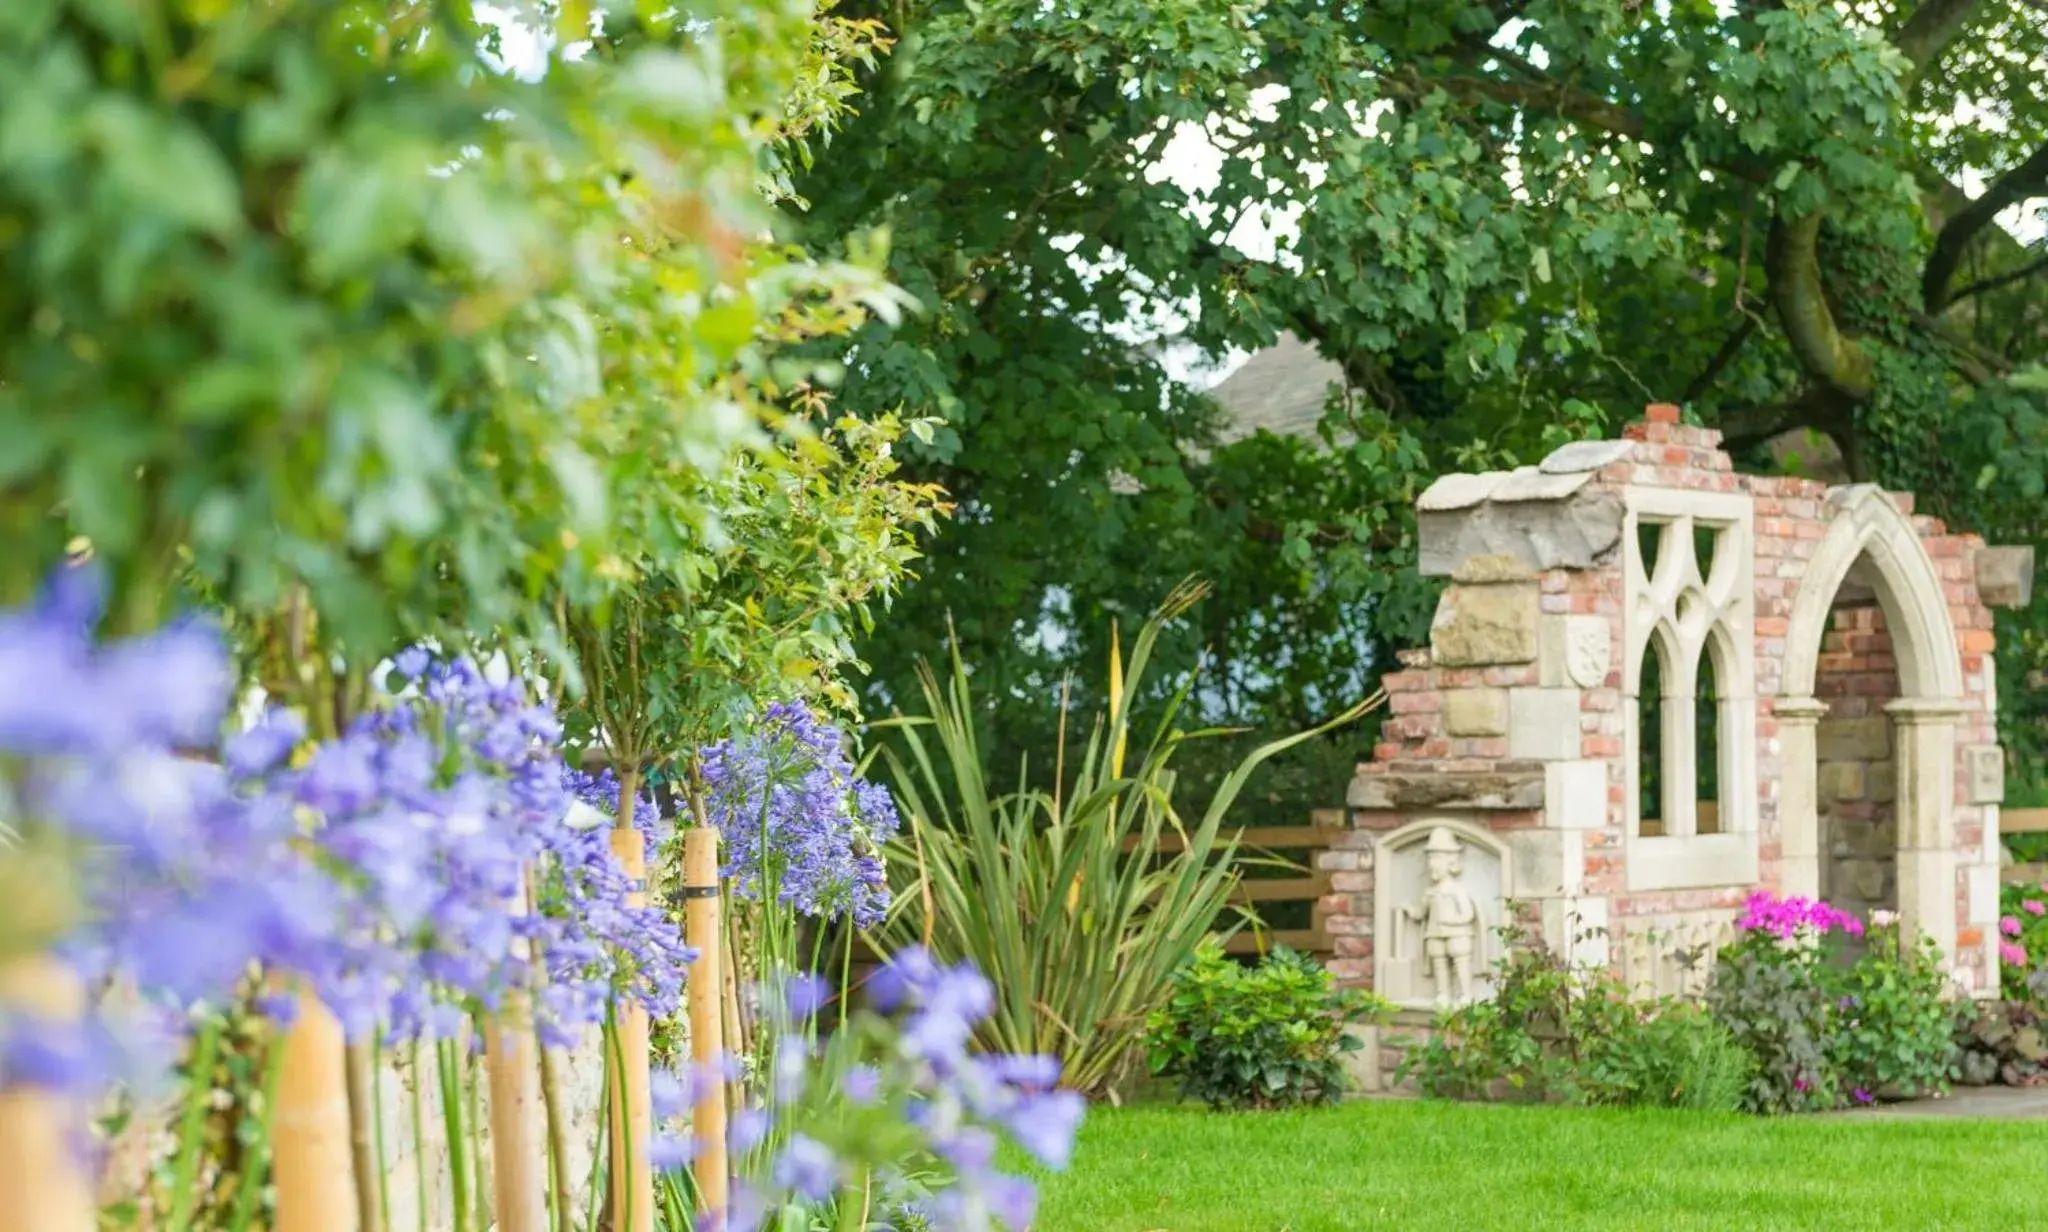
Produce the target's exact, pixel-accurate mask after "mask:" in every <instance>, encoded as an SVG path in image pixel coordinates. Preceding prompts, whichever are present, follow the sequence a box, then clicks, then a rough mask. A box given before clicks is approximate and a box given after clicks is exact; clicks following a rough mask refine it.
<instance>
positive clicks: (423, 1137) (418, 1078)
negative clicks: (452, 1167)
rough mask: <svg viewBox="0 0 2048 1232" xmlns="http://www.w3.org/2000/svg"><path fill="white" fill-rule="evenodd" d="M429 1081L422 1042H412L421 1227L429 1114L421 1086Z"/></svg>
mask: <svg viewBox="0 0 2048 1232" xmlns="http://www.w3.org/2000/svg"><path fill="white" fill-rule="evenodd" d="M426 1081H427V1067H426V1065H425V1064H424V1063H423V1061H422V1059H421V1056H420V1042H419V1040H417V1039H415V1040H413V1042H412V1157H413V1174H414V1176H415V1177H416V1178H417V1179H416V1183H415V1184H414V1185H413V1187H412V1195H413V1200H414V1202H415V1204H416V1205H417V1206H418V1208H419V1224H418V1226H419V1227H420V1228H421V1229H425V1228H426V1227H428V1226H429V1225H428V1223H427V1114H426V1108H425V1104H426V1099H425V1098H424V1096H423V1095H422V1093H421V1091H420V1088H421V1086H422V1085H424V1084H425V1082H426Z"/></svg>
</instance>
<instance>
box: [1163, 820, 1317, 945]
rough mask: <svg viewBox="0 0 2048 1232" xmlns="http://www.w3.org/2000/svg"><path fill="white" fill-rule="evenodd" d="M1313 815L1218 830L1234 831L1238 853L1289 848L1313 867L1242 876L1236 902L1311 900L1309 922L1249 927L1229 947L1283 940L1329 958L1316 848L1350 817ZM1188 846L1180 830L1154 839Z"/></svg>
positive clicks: (1167, 847) (1170, 846) (1169, 847)
mask: <svg viewBox="0 0 2048 1232" xmlns="http://www.w3.org/2000/svg"><path fill="white" fill-rule="evenodd" d="M1310 817H1311V820H1312V821H1313V823H1314V824H1312V825H1306V826H1245V827H1243V828H1241V829H1237V830H1226V831H1225V832H1223V833H1222V834H1220V835H1219V836H1218V838H1219V839H1221V840H1226V841H1227V840H1228V839H1229V838H1231V837H1233V836H1234V837H1235V838H1236V839H1237V849H1238V851H1239V852H1240V853H1250V854H1255V855H1258V854H1268V853H1271V854H1282V853H1285V854H1286V855H1288V856H1289V857H1291V859H1292V862H1293V863H1296V864H1300V865H1303V866H1306V867H1307V868H1308V870H1309V872H1308V875H1306V876H1291V877H1283V876H1274V877H1248V878H1245V879H1243V880H1241V881H1239V882H1238V886H1237V890H1236V892H1235V893H1233V894H1232V895H1231V901H1232V902H1233V903H1236V904H1238V905H1240V906H1243V905H1247V904H1256V905H1259V906H1271V905H1285V904H1288V903H1307V904H1308V905H1309V927H1307V928H1262V929H1257V930H1252V929H1246V930H1243V931H1240V932H1238V933H1236V934H1234V935H1232V936H1231V938H1230V939H1229V940H1228V941H1225V942H1224V943H1223V949H1224V952H1225V953H1227V954H1263V953H1265V952H1266V951H1268V950H1271V949H1272V948H1274V947H1275V946H1281V945H1284V946H1286V947H1288V948H1289V949H1294V950H1300V951H1302V952H1303V953H1306V954H1311V955H1314V956H1315V957H1317V958H1328V957H1329V956H1330V953H1331V951H1332V950H1333V949H1335V946H1334V945H1332V943H1331V940H1330V934H1329V932H1328V931H1327V930H1326V929H1325V928H1324V927H1323V909H1322V899H1323V898H1324V897H1325V896H1326V895H1328V894H1329V893H1330V875H1329V874H1328V873H1325V872H1321V871H1320V870H1317V869H1315V857H1316V853H1317V852H1319V851H1322V850H1325V849H1326V848H1328V847H1329V846H1330V844H1331V840H1332V839H1334V838H1335V837H1336V836H1337V835H1339V834H1342V833H1343V832H1344V829H1343V827H1344V824H1345V820H1346V818H1345V814H1344V810H1342V809H1318V810H1316V811H1315V812H1314V813H1312V814H1310ZM1136 845H1137V839H1136V837H1135V836H1134V837H1132V838H1128V839H1125V840H1124V850H1125V851H1130V850H1132V849H1133V848H1134V847H1136ZM1186 847H1187V843H1186V840H1184V839H1183V838H1182V837H1181V836H1180V835H1178V834H1164V835H1161V836H1160V837H1159V840H1158V843H1157V845H1156V849H1157V850H1158V851H1159V853H1160V854H1162V855H1172V854H1175V853H1177V852H1180V851H1183V850H1185V849H1186ZM1280 871H1293V870H1280Z"/></svg>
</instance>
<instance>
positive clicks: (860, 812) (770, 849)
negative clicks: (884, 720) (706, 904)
mask: <svg viewBox="0 0 2048 1232" xmlns="http://www.w3.org/2000/svg"><path fill="white" fill-rule="evenodd" d="M703 771H704V784H705V790H706V811H707V814H708V817H709V820H710V822H711V824H712V825H714V826H716V827H717V828H718V830H719V831H720V833H721V834H722V835H723V836H724V839H725V868H724V869H723V870H722V871H723V874H724V876H725V877H726V878H727V879H729V881H730V882H731V884H732V887H733V889H734V891H735V892H736V893H738V894H740V895H741V896H743V897H751V898H759V897H762V896H763V895H764V894H766V895H772V896H773V897H774V898H775V899H776V900H777V901H778V902H779V903H781V904H782V905H784V906H786V907H788V908H790V909H792V910H795V911H797V912H800V913H802V914H804V915H810V916H818V917H822V918H826V919H832V918H837V917H838V916H840V915H845V914H851V915H852V917H853V919H854V922H855V923H856V924H858V925H860V926H861V927H863V928H865V927H869V926H871V925H874V924H876V923H878V922H880V920H881V918H882V916H883V915H884V914H885V913H886V912H887V910H888V906H889V887H888V881H887V878H886V877H885V875H884V870H883V864H882V847H883V845H884V844H885V843H887V842H888V841H889V839H890V838H891V837H893V836H894V835H895V833H896V831H897V829H898V827H899V825H900V824H901V823H900V819H899V818H898V816H897V813H896V806H895V802H894V801H893V800H891V799H890V797H889V793H888V792H887V791H885V790H883V789H881V788H879V787H877V786H875V785H874V784H872V783H869V782H866V781H865V780H863V779H861V778H860V777H859V776H858V775H857V774H856V773H855V771H854V765H853V763H852V761H851V760H850V759H849V758H848V756H847V752H846V746H845V740H844V739H843V738H842V737H841V735H840V734H839V731H838V729H837V728H835V727H833V726H832V725H831V724H829V723H827V722H825V721H823V720H822V719H820V718H819V717H818V716H816V715H814V714H813V713H812V712H811V711H810V710H809V709H808V708H807V707H805V706H803V705H801V704H799V703H778V704H777V705H774V706H770V707H769V708H768V710H767V712H766V713H765V714H764V715H763V717H762V720H761V722H760V724H759V725H758V727H757V728H756V730H754V731H752V732H749V733H747V734H745V735H743V736H739V737H735V738H733V739H731V740H725V741H721V742H720V743H718V744H715V745H713V746H711V747H710V748H709V749H706V750H705V753H704V759H703Z"/></svg>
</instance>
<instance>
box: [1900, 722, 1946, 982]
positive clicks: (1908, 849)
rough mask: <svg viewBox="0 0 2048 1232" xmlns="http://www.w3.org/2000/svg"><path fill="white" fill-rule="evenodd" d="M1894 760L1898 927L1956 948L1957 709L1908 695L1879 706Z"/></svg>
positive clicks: (1943, 947) (1944, 946) (1909, 933)
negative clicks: (1889, 723)
mask: <svg viewBox="0 0 2048 1232" xmlns="http://www.w3.org/2000/svg"><path fill="white" fill-rule="evenodd" d="M1885 712H1886V713H1887V714H1889V715H1891V716H1892V749H1893V756H1894V757H1895V758H1896V759H1897V762H1898V780H1899V784H1898V799H1897V801H1896V802H1895V803H1894V805H1893V808H1894V810H1895V815H1896V817H1897V824H1898V830H1899V923H1900V926H1901V928H1903V929H1904V930H1906V932H1905V935H1906V936H1911V935H1912V931H1911V930H1913V929H1915V928H1918V929H1921V930H1923V931H1925V932H1926V933H1927V935H1928V936H1930V937H1933V938H1934V941H1935V944H1936V945H1938V946H1940V947H1941V952H1942V953H1943V954H1946V955H1950V956H1953V955H1954V954H1955V949H1956V853H1955V823H1954V810H1955V798H1956V765H1955V761H1956V744H1955V721H1956V718H1957V717H1958V716H1959V715H1960V714H1961V713H1962V707H1961V705H1960V704H1958V703H1957V702H1954V701H1950V700H1948V699H1945V698H1917V697H1909V698H1904V699H1902V700H1900V701H1896V702H1893V703H1892V704H1891V705H1889V706H1886V707H1885Z"/></svg>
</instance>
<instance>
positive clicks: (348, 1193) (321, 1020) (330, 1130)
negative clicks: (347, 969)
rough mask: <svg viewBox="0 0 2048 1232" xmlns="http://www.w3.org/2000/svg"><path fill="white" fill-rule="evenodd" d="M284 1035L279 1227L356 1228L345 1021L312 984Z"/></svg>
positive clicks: (334, 1231)
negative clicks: (323, 999) (342, 1024)
mask: <svg viewBox="0 0 2048 1232" xmlns="http://www.w3.org/2000/svg"><path fill="white" fill-rule="evenodd" d="M295 999H296V1004H297V1010H296V1013H295V1015H294V1017H293V1018H292V1025H291V1027H290V1028H289V1029H288V1030H287V1031H286V1032H285V1034H284V1041H283V1043H282V1045H281V1046H282V1047H283V1049H284V1055H283V1057H282V1058H281V1059H280V1060H279V1062H278V1072H277V1105H276V1107H275V1108H273V1109H272V1110H271V1117H270V1150H271V1161H272V1162H271V1168H272V1175H273V1176H274V1177H275V1178H276V1181H277V1221H276V1225H275V1232H354V1229H355V1226H356V1197H355V1185H354V1179H355V1170H354V1168H353V1167H352V1161H351V1159H350V1147H349V1123H348V1079H347V1075H346V1072H345V1069H346V1067H345V1064H344V1062H343V1057H342V1054H343V1041H342V1033H341V1022H340V1020H338V1019H336V1018H335V1016H334V1015H333V1014H331V1013H329V1012H328V1010H327V1007H326V1006H324V1005H322V1004H320V999H319V998H318V997H316V996H314V995H313V994H312V993H311V992H310V991H308V990H307V989H305V988H303V987H302V988H300V989H299V990H298V991H297V993H296V994H295Z"/></svg>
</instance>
